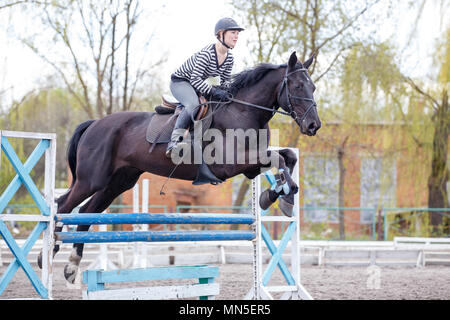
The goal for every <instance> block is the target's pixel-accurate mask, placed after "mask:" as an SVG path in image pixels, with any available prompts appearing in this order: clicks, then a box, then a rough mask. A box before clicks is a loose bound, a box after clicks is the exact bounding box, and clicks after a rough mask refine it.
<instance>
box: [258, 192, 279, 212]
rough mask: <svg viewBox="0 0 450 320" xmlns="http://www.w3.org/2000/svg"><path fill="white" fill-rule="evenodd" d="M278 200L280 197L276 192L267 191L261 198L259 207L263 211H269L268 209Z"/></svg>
mask: <svg viewBox="0 0 450 320" xmlns="http://www.w3.org/2000/svg"><path fill="white" fill-rule="evenodd" d="M277 198H278V195H277V194H276V192H274V191H272V190H270V189H266V190H264V191H263V192H262V193H261V195H260V196H259V206H260V207H261V209H263V210H267V208H269V207H270V206H271V205H272V203H274V202H275V201H276V200H277Z"/></svg>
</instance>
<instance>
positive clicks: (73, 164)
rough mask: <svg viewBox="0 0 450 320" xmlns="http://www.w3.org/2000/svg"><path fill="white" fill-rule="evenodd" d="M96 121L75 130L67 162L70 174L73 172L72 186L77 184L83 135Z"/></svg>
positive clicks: (86, 123)
mask: <svg viewBox="0 0 450 320" xmlns="http://www.w3.org/2000/svg"><path fill="white" fill-rule="evenodd" d="M94 121H95V120H88V121H85V122H83V123H81V124H79V125H78V127H77V128H76V129H75V132H74V134H73V136H72V138H70V141H69V148H68V149H67V160H68V161H69V167H70V172H72V186H73V185H74V184H75V180H76V175H75V171H76V168H77V149H78V143H79V142H80V139H81V136H82V135H83V133H84V132H85V131H86V129H87V128H88V127H89V126H90V125H91V124H92V123H93V122H94ZM72 186H71V187H72Z"/></svg>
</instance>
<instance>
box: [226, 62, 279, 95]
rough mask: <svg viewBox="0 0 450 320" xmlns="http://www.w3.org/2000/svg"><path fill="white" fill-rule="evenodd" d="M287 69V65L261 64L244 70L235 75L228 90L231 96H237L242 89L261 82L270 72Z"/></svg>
mask: <svg viewBox="0 0 450 320" xmlns="http://www.w3.org/2000/svg"><path fill="white" fill-rule="evenodd" d="M281 67H286V64H279V65H275V64H271V63H261V64H258V65H257V66H255V67H253V68H250V69H247V70H244V71H242V72H240V73H237V74H235V75H233V77H232V82H231V85H230V87H229V88H228V90H229V91H230V92H231V94H233V95H234V94H236V93H237V92H238V91H239V90H240V89H242V88H245V87H248V86H251V85H253V84H255V83H257V82H258V81H259V80H261V79H262V78H263V77H264V76H265V75H266V74H267V73H268V72H269V71H271V70H276V69H279V68H281Z"/></svg>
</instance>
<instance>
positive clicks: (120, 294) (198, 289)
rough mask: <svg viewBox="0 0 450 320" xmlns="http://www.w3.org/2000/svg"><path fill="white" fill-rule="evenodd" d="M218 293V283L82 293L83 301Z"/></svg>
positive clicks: (177, 297) (160, 297)
mask: <svg viewBox="0 0 450 320" xmlns="http://www.w3.org/2000/svg"><path fill="white" fill-rule="evenodd" d="M219 292H220V286H219V284H218V283H208V284H191V285H179V286H155V287H140V288H127V289H107V290H103V291H93V292H83V299H85V300H163V299H183V298H192V297H200V296H216V295H218V294H219Z"/></svg>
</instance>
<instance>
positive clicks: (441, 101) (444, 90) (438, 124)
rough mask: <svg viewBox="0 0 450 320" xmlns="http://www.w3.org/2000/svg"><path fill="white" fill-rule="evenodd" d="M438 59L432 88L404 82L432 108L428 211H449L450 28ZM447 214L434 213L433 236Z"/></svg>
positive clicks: (424, 84) (409, 79) (439, 51)
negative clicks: (444, 209)
mask: <svg viewBox="0 0 450 320" xmlns="http://www.w3.org/2000/svg"><path fill="white" fill-rule="evenodd" d="M437 52H438V56H437V57H436V58H435V61H436V62H437V64H438V65H440V68H439V73H438V75H437V77H436V80H435V82H434V83H433V85H432V86H429V85H427V84H426V83H424V82H423V81H421V83H420V84H419V83H417V82H416V81H415V80H413V79H411V78H410V77H406V76H405V81H406V82H407V83H408V84H409V85H410V86H411V88H412V89H413V90H414V91H415V92H416V93H418V94H419V95H420V96H421V97H422V98H423V99H424V100H425V101H426V102H427V104H428V105H429V106H430V107H431V110H432V114H431V120H432V123H433V126H434V134H433V141H432V148H431V152H432V159H431V170H430V176H429V178H428V207H429V208H448V191H447V182H448V180H449V172H448V170H449V168H448V164H447V163H448V161H447V157H448V139H449V133H450V107H449V99H448V91H449V89H450V28H449V29H447V33H446V35H445V36H444V39H443V41H442V42H441V43H440V45H439V46H438V50H437ZM444 214H445V212H431V225H432V226H433V232H434V233H435V234H438V233H439V232H441V231H442V230H440V228H442V223H443V215H444Z"/></svg>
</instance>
